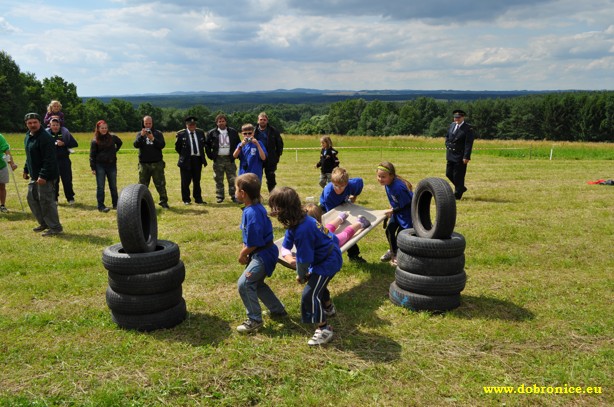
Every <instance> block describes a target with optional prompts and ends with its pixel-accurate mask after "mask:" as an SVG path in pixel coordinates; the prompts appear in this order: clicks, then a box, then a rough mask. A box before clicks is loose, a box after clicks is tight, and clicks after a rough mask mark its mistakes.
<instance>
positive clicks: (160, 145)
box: [134, 116, 168, 209]
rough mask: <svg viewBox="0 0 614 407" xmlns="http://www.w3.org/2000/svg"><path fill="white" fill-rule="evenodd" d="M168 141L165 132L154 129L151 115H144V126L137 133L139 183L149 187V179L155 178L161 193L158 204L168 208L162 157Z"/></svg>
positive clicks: (157, 188) (135, 145)
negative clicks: (165, 138) (165, 139)
mask: <svg viewBox="0 0 614 407" xmlns="http://www.w3.org/2000/svg"><path fill="white" fill-rule="evenodd" d="M165 145H166V142H165V141H164V134H162V132H161V131H159V130H156V129H154V127H153V119H152V118H151V116H145V117H143V128H142V129H141V131H139V132H138V133H136V140H134V148H138V149H139V184H143V185H145V186H147V187H148V188H149V181H150V180H152V179H153V183H154V186H155V187H156V191H158V194H159V195H160V202H159V203H158V205H160V206H161V207H163V208H164V209H168V195H167V193H166V177H165V176H164V167H165V166H166V164H165V163H164V160H163V159H162V150H163V149H164V146H165Z"/></svg>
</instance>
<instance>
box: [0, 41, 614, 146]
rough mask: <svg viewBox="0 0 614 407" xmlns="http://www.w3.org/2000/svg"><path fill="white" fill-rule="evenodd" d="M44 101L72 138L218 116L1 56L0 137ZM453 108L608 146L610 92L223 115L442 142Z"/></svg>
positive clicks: (508, 135)
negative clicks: (147, 122)
mask: <svg viewBox="0 0 614 407" xmlns="http://www.w3.org/2000/svg"><path fill="white" fill-rule="evenodd" d="M51 100H59V101H60V102H61V103H62V105H63V109H62V110H63V112H64V115H65V121H66V123H67V127H68V128H69V130H70V131H72V132H88V131H92V132H93V130H94V124H95V123H96V122H97V121H98V120H100V119H104V120H105V121H107V123H108V124H109V128H110V129H111V130H112V131H114V132H123V131H136V130H139V129H140V128H141V119H142V117H143V116H145V115H149V116H152V118H153V119H154V124H155V126H156V127H157V128H159V129H160V130H163V131H176V130H179V129H181V128H183V127H184V121H183V120H184V118H185V117H186V116H196V117H198V119H199V127H202V128H205V129H208V128H213V127H214V125H215V116H216V115H217V114H218V113H220V112H221V111H220V110H216V111H211V110H210V109H209V108H208V107H207V106H205V105H195V106H192V107H189V108H187V109H180V108H175V107H159V106H155V105H153V104H152V103H150V102H142V103H140V104H138V105H137V106H135V105H133V104H132V103H130V102H128V101H126V100H122V99H119V98H113V99H111V100H110V101H108V102H107V103H104V102H102V101H101V100H99V99H97V98H88V99H87V100H86V101H83V99H82V98H81V97H79V96H78V94H77V87H76V86H75V85H74V84H72V83H69V82H66V81H65V80H64V79H63V78H61V77H59V76H53V77H51V78H45V79H43V80H42V81H39V80H38V79H37V78H36V76H35V75H34V74H31V73H22V72H21V71H20V69H19V66H18V65H17V64H16V63H15V62H14V61H13V59H12V58H11V57H10V56H9V55H8V54H7V53H6V52H4V51H1V52H0V131H5V132H19V131H23V130H24V125H23V115H24V113H26V112H38V113H41V114H44V113H45V112H46V109H47V105H48V104H49V102H50V101H51ZM454 109H463V110H465V111H466V112H467V121H468V122H469V123H471V124H472V125H473V127H474V128H475V130H476V132H477V134H478V137H480V138H483V139H502V140H511V139H523V140H553V141H606V142H612V141H614V91H568V92H554V93H547V94H533V95H527V96H519V97H514V98H490V99H479V100H461V101H458V100H456V101H453V100H438V99H435V98H431V97H417V98H416V99H413V100H406V101H400V102H398V101H381V100H373V101H367V100H365V99H347V100H344V101H339V102H334V103H329V104H326V103H309V104H305V103H303V104H296V103H292V104H291V103H279V104H257V103H254V104H252V105H244V106H241V109H240V110H234V111H231V112H225V113H226V114H227V116H228V119H229V123H230V125H231V126H233V127H240V126H241V125H242V124H243V123H256V121H257V116H258V113H259V112H261V111H266V112H267V114H268V116H269V121H270V123H271V124H272V125H273V126H275V127H277V128H278V130H280V131H281V132H284V133H286V134H337V135H365V136H391V135H424V136H430V137H442V136H444V135H445V133H446V131H447V128H448V126H449V124H450V122H451V121H452V119H451V112H452V111H453V110H454Z"/></svg>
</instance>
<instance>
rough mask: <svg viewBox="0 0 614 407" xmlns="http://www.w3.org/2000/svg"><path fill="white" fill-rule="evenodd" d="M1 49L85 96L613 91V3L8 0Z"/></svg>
mask: <svg viewBox="0 0 614 407" xmlns="http://www.w3.org/2000/svg"><path fill="white" fill-rule="evenodd" d="M0 48H1V49H2V50H4V51H6V52H8V54H9V55H11V57H12V58H13V59H14V60H15V62H16V63H17V64H18V65H19V67H20V69H21V71H22V72H31V73H34V74H35V75H36V77H37V78H38V79H40V80H42V79H43V78H46V77H50V76H53V75H59V76H61V77H62V78H64V79H65V80H66V81H68V82H72V83H74V84H75V85H76V86H77V91H78V93H79V95H80V96H102V95H126V94H143V93H168V92H173V91H255V90H272V89H280V88H283V89H292V88H299V87H300V88H318V89H338V90H344V89H350V90H361V89H417V90H436V89H455V90H524V89H526V90H551V89H591V90H592V89H608V90H612V89H614V74H613V72H614V0H585V1H578V0H556V1H548V0H531V1H528V0H514V1H508V0H465V1H464V2H459V1H448V0H429V1H421V2H418V1H407V0H379V1H373V0H348V1H343V0H327V1H324V0H312V1H307V0H238V1H226V2H224V1H219V0H217V1H208V0H187V1H160V2H156V1H141V0H98V1H90V0H81V1H63V0H59V1H54V2H53V3H49V2H39V1H32V2H23V0H2V3H0Z"/></svg>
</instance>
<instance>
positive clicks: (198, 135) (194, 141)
mask: <svg viewBox="0 0 614 407" xmlns="http://www.w3.org/2000/svg"><path fill="white" fill-rule="evenodd" d="M197 121H198V119H196V117H194V116H189V117H186V118H185V123H186V128H185V129H183V130H180V131H178V132H177V136H176V137H177V139H176V140H175V151H177V152H178V153H179V160H178V161H177V166H178V167H179V172H180V175H181V199H182V200H183V203H184V205H190V203H191V201H190V183H192V189H193V191H192V192H193V196H194V201H195V202H196V203H197V204H206V203H207V202H205V201H204V200H203V196H202V191H201V188H200V176H201V173H202V170H203V166H204V167H206V166H207V159H206V158H205V132H204V131H203V130H202V129H197V128H196V122H197Z"/></svg>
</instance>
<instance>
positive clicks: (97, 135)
mask: <svg viewBox="0 0 614 407" xmlns="http://www.w3.org/2000/svg"><path fill="white" fill-rule="evenodd" d="M122 144H123V142H122V140H121V139H120V138H119V137H117V136H116V135H115V134H113V133H109V126H108V125H107V123H106V122H105V121H104V120H99V121H98V122H96V129H95V130H94V139H93V140H92V142H91V143H90V168H91V170H92V174H94V175H95V176H96V201H97V203H98V211H100V212H105V213H106V212H109V210H110V209H109V208H108V207H107V206H106V205H105V204H104V184H105V178H106V179H107V180H108V181H109V192H111V204H112V205H113V209H117V200H118V194H117V152H118V151H119V149H120V148H121V146H122Z"/></svg>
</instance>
